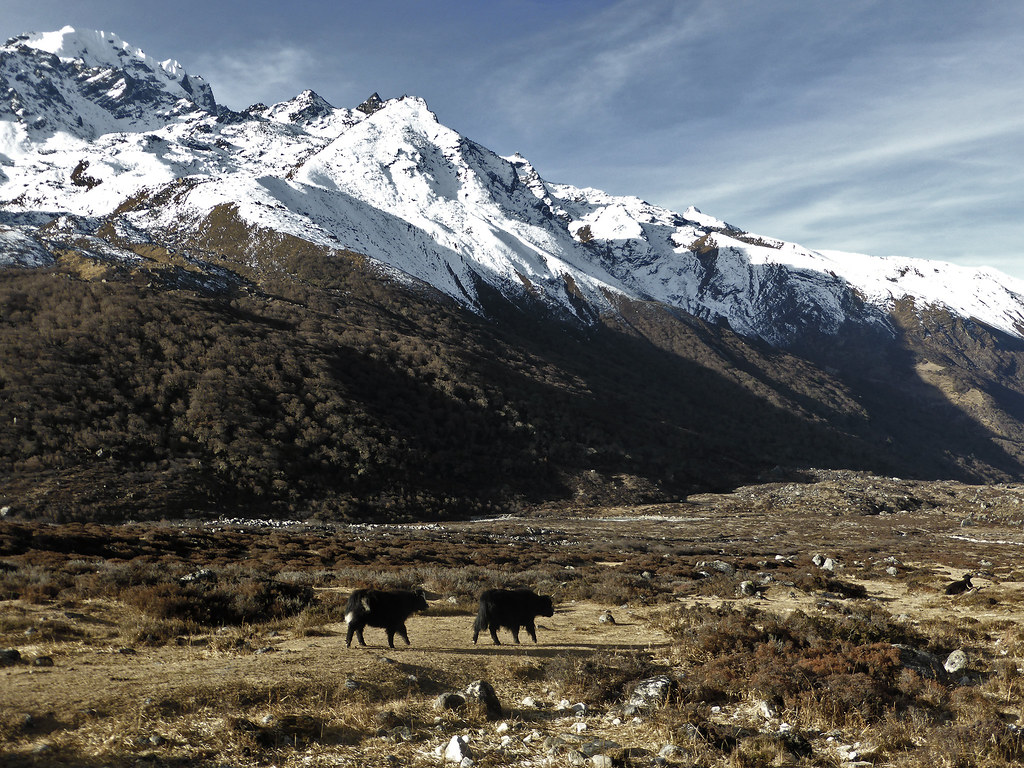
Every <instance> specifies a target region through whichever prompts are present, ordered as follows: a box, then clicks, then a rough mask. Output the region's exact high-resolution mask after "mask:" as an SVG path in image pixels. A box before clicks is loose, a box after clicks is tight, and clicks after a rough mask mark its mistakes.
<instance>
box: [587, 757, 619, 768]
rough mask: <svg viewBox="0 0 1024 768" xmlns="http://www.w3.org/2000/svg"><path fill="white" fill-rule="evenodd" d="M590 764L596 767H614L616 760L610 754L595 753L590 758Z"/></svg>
mask: <svg viewBox="0 0 1024 768" xmlns="http://www.w3.org/2000/svg"><path fill="white" fill-rule="evenodd" d="M590 764H591V765H593V766H594V768H614V766H615V761H614V760H612V759H611V758H610V757H609V756H608V755H594V756H593V757H592V758H590Z"/></svg>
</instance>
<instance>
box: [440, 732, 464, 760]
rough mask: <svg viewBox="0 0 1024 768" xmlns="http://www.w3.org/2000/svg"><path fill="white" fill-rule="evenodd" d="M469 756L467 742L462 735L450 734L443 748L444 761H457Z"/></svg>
mask: <svg viewBox="0 0 1024 768" xmlns="http://www.w3.org/2000/svg"><path fill="white" fill-rule="evenodd" d="M467 757H469V743H468V742H467V741H466V739H465V737H463V736H452V738H451V741H449V742H448V746H447V747H445V748H444V761H445V762H446V763H459V764H461V763H462V761H463V760H464V759H465V758H467Z"/></svg>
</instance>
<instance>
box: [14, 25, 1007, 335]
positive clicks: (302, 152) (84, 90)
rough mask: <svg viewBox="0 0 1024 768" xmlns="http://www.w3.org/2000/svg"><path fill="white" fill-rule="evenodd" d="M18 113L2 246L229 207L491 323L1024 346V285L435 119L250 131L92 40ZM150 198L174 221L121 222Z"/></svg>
mask: <svg viewBox="0 0 1024 768" xmlns="http://www.w3.org/2000/svg"><path fill="white" fill-rule="evenodd" d="M0 94H3V95H2V96H0V202H2V203H3V206H2V207H0V225H4V224H8V225H9V224H11V223H12V222H13V223H14V224H17V225H19V226H25V227H27V226H28V225H29V224H31V225H33V226H36V227H40V226H43V225H45V224H47V223H48V222H49V221H51V220H53V219H55V218H56V217H59V216H60V215H64V214H68V215H71V216H77V217H87V218H88V219H89V220H94V221H101V220H105V219H107V218H110V217H114V218H116V216H119V215H120V216H124V217H125V218H126V219H129V221H126V226H128V225H130V226H131V227H132V228H134V229H135V230H137V231H148V232H151V233H153V237H155V238H157V239H159V237H162V236H164V235H165V234H166V233H167V232H171V231H173V232H174V233H175V236H176V237H179V238H180V237H187V235H188V231H189V227H193V228H200V227H202V226H203V225H204V224H203V223H204V222H205V221H207V219H208V217H209V216H210V215H211V212H212V211H214V210H215V209H219V208H220V207H222V206H229V207H231V208H232V209H233V210H234V211H235V212H236V214H237V216H238V217H239V218H240V219H241V220H242V222H243V223H244V224H246V225H248V226H250V227H252V228H253V230H254V231H255V230H259V231H271V232H275V233H286V234H289V235H292V236H294V237H297V238H301V239H304V240H307V241H311V242H313V243H315V244H317V245H320V246H324V247H329V248H345V249H348V250H351V251H355V252H358V253H361V254H363V255H365V256H367V257H369V258H370V259H372V260H374V261H375V262H376V263H378V264H380V265H382V266H383V267H385V268H386V269H387V270H388V272H389V273H390V274H397V275H401V276H402V277H403V278H404V279H408V280H418V281H423V282H425V283H428V284H430V285H431V286H433V287H435V288H437V289H438V290H440V291H442V292H444V293H446V294H448V295H450V296H452V297H454V298H455V299H457V300H458V301H460V302H463V303H464V304H465V305H467V306H469V307H471V308H473V309H474V310H476V311H483V306H482V301H481V298H480V296H481V293H480V291H479V287H480V286H481V285H488V286H490V287H491V288H493V289H494V290H496V291H498V292H499V293H501V294H502V295H505V296H507V297H508V298H510V299H511V300H513V301H519V300H524V299H526V298H528V299H529V300H530V301H537V300H539V301H540V302H542V303H544V304H546V305H547V306H549V307H552V308H554V309H555V310H556V311H558V312H561V313H563V314H567V315H572V316H575V317H578V318H580V319H581V320H583V321H585V322H591V321H593V320H594V318H596V317H597V315H598V314H600V313H602V312H612V311H615V304H616V302H617V301H619V300H631V299H632V300H640V301H655V302H660V303H662V304H665V305H668V306H670V307H672V308H675V309H678V310H683V311H685V312H687V313H689V314H691V315H694V316H697V317H699V318H702V319H705V320H708V321H711V322H716V323H727V324H728V325H729V326H730V327H731V328H732V329H733V330H734V331H736V332H737V333H740V334H743V335H746V336H753V337H758V338H761V339H764V340H766V341H769V342H770V343H773V344H779V345H787V344H791V343H793V342H794V341H795V340H797V339H799V338H801V337H805V336H807V335H813V334H818V335H822V334H824V335H830V334H836V333H838V332H839V330H840V329H841V328H843V327H844V326H846V325H849V324H854V325H857V326H860V327H870V328H872V329H876V330H881V331H882V332H889V331H890V330H891V329H890V325H889V322H888V320H887V318H888V315H889V313H890V312H891V310H892V308H893V307H894V306H895V305H896V303H898V302H902V301H903V300H904V298H905V297H908V296H909V297H912V298H914V299H915V301H916V302H917V304H918V305H919V306H925V305H938V306H942V307H946V308H949V309H950V311H953V312H956V313H958V314H961V315H963V316H966V317H973V318H975V319H977V320H980V321H981V322H984V323H986V324H988V325H990V326H992V327H994V328H998V329H1000V330H1004V331H1006V332H1007V333H1012V334H1014V335H1024V285H1021V284H1020V283H1018V282H1017V281H1012V280H1011V279H1010V278H1007V277H1006V276H1002V275H997V274H994V273H983V272H977V273H972V274H970V275H967V274H965V272H964V271H963V270H960V269H958V268H956V267H953V266H952V265H941V266H939V265H936V264H932V263H928V264H927V266H926V265H924V264H919V263H916V262H913V261H911V260H906V259H895V260H892V259H889V260H886V259H875V258H872V257H866V256H856V255H852V254H843V255H840V254H834V253H831V252H815V251H810V250H808V249H805V248H802V247H800V246H799V245H796V244H793V243H785V242H783V241H780V240H777V239H774V238H770V237H765V236H761V235H754V234H752V233H749V232H744V231H743V230H741V229H739V228H737V227H734V226H732V225H730V224H727V223H726V222H724V221H722V220H721V219H717V218H715V217H713V216H709V215H707V214H704V213H702V212H701V211H700V210H699V209H697V208H695V207H693V206H691V207H689V208H687V209H686V210H685V211H684V212H683V213H681V214H680V213H676V212H673V211H671V210H668V209H666V208H662V207H660V206H657V205H652V204H650V203H648V202H645V201H644V200H642V199H640V198H637V197H624V196H616V195H610V194H607V193H605V192H602V191H600V190H597V189H591V188H581V187H575V186H571V185H569V184H559V183H553V182H548V181H545V180H544V179H543V178H542V177H541V175H540V173H539V172H538V171H537V169H536V168H534V166H533V165H532V164H531V163H530V162H529V161H528V160H527V159H526V158H525V157H523V156H522V155H520V154H518V153H517V154H515V155H512V156H509V157H506V158H502V157H500V156H498V155H497V154H495V153H493V152H491V151H490V150H488V149H486V148H484V147H482V146H480V145H479V144H476V143H475V142H473V141H471V140H470V139H467V138H466V137H464V136H462V135H461V134H459V133H458V132H456V131H454V130H452V129H450V128H448V127H446V126H444V125H443V124H441V123H440V122H439V121H438V119H437V116H436V115H435V114H434V113H433V112H431V111H430V109H429V108H428V106H427V104H426V102H425V101H424V100H423V99H420V98H416V97H410V96H403V97H401V98H397V99H388V100H383V99H381V97H380V96H379V94H377V93H373V94H372V95H371V96H370V97H369V98H367V99H366V100H365V101H364V102H363V103H362V104H360V105H359V106H358V107H356V108H354V109H343V108H337V107H334V106H332V105H331V104H330V103H329V102H328V101H327V100H326V99H324V98H322V97H321V96H319V95H318V94H316V93H315V92H313V91H310V90H306V91H303V92H302V93H300V94H299V95H298V96H296V97H295V98H293V99H290V100H288V101H285V102H281V103H279V104H275V105H273V106H271V107H267V106H265V105H263V104H258V105H253V106H252V107H250V108H249V109H247V110H245V111H244V112H242V113H231V112H228V111H226V110H223V109H219V108H218V107H217V106H216V103H215V102H214V100H213V96H212V92H211V91H210V90H209V86H208V85H206V83H205V82H204V81H203V80H202V79H201V78H198V77H193V76H190V75H188V74H187V73H185V70H184V69H183V68H182V67H181V65H179V64H177V63H176V62H173V61H164V62H158V61H157V60H156V59H153V58H151V57H150V56H148V55H147V54H145V53H144V52H143V51H141V50H139V49H137V48H133V47H132V46H130V45H128V44H127V43H125V42H124V41H122V40H121V39H120V38H118V37H117V36H116V35H113V34H110V33H106V32H80V31H77V30H74V29H73V28H71V27H65V28H64V29H61V30H59V31H57V32H51V33H44V34H32V35H24V36H21V37H18V38H14V39H12V40H11V41H9V42H8V43H7V45H5V46H3V47H2V48H0ZM183 180H186V181H185V182H183ZM161 190H163V191H165V192H167V194H161V193H160V191H161ZM136 197H138V198H139V199H146V200H151V201H152V202H151V203H149V204H148V207H147V206H142V205H135V206H133V207H132V212H131V213H130V214H115V212H117V211H121V210H122V208H121V206H122V204H124V203H125V201H127V200H129V199H135V198H136ZM26 233H27V230H25V231H21V235H26ZM19 237H20V235H19ZM15 240H18V242H22V244H24V241H23V240H20V239H18V238H16V237H15V236H14V235H13V234H11V233H8V235H6V236H5V242H12V243H13V242H15ZM0 247H2V245H0ZM21 251H23V252H27V251H25V249H24V248H21ZM0 257H2V254H0ZM33 258H35V257H33ZM0 263H2V261H0Z"/></svg>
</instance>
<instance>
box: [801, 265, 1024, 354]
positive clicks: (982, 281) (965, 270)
mask: <svg viewBox="0 0 1024 768" xmlns="http://www.w3.org/2000/svg"><path fill="white" fill-rule="evenodd" d="M817 253H818V254H819V255H820V256H821V257H822V258H823V259H825V260H827V263H828V268H829V270H830V271H833V272H834V273H835V274H837V275H839V276H840V277H843V278H844V279H846V280H847V281H849V282H850V283H851V284H852V285H855V286H857V287H858V288H859V289H860V290H862V291H863V292H864V294H865V296H867V297H868V299H869V300H870V301H872V302H874V303H879V304H884V305H887V306H891V305H892V304H893V303H894V302H896V301H898V300H900V299H902V298H904V297H906V296H910V297H913V298H914V300H915V302H916V303H917V305H918V306H919V307H920V306H926V305H938V306H943V307H946V308H948V309H949V310H951V311H952V312H953V313H955V314H958V315H961V316H963V317H969V318H973V319H974V320H976V321H978V322H981V323H984V324H985V325H988V326H991V327H993V328H996V329H998V330H1000V331H1003V332H1005V333H1008V334H1010V335H1013V336H1017V337H1020V336H1022V335H1024V333H1022V329H1024V280H1019V279H1017V278H1014V277H1011V276H1010V275H1006V274H1003V273H1002V272H999V271H997V270H994V269H990V268H987V267H963V266H959V265H956V264H950V263H949V262H942V261H932V260H927V259H909V258H900V257H897V256H868V255H865V254H861V253H846V252H843V251H818V252H817Z"/></svg>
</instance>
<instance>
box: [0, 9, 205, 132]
mask: <svg viewBox="0 0 1024 768" xmlns="http://www.w3.org/2000/svg"><path fill="white" fill-rule="evenodd" d="M0 93H2V94H4V95H3V96H2V97H0V98H2V99H3V100H2V101H0V118H6V119H8V120H11V121H12V122H15V123H18V124H20V125H22V126H23V127H24V130H25V131H26V132H27V133H28V134H30V137H31V138H33V139H36V140H38V139H45V138H47V137H49V136H52V135H54V134H55V133H57V132H64V133H69V134H71V135H73V136H77V137H79V138H85V139H93V138H95V137H97V136H99V135H102V134H104V133H111V132H114V131H119V130H121V131H124V130H151V129H153V128H156V127H159V126H160V125H164V124H166V123H167V122H168V121H169V120H173V119H175V118H177V117H179V116H182V115H186V114H189V113H194V112H196V111H203V112H209V113H213V112H215V111H216V109H217V103H216V101H215V100H214V97H213V91H212V90H211V89H210V86H209V85H208V84H207V83H206V82H205V81H204V80H203V79H202V78H201V77H198V76H193V75H189V74H188V73H187V72H186V71H185V70H184V68H183V67H182V66H181V65H180V64H178V62H176V61H174V60H171V59H168V60H165V61H158V60H156V59H155V58H153V57H151V56H149V55H147V54H146V53H145V52H144V51H142V50H141V49H140V48H134V47H132V46H131V45H129V44H128V43H126V42H124V41H123V40H121V39H120V38H119V37H118V36H117V35H115V34H113V33H110V32H102V31H79V30H76V29H74V28H73V27H64V28H63V29H60V30H58V31H56V32H44V33H32V34H27V35H21V36H19V37H14V38H12V39H10V40H8V41H7V43H6V44H5V45H4V46H3V47H0Z"/></svg>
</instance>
